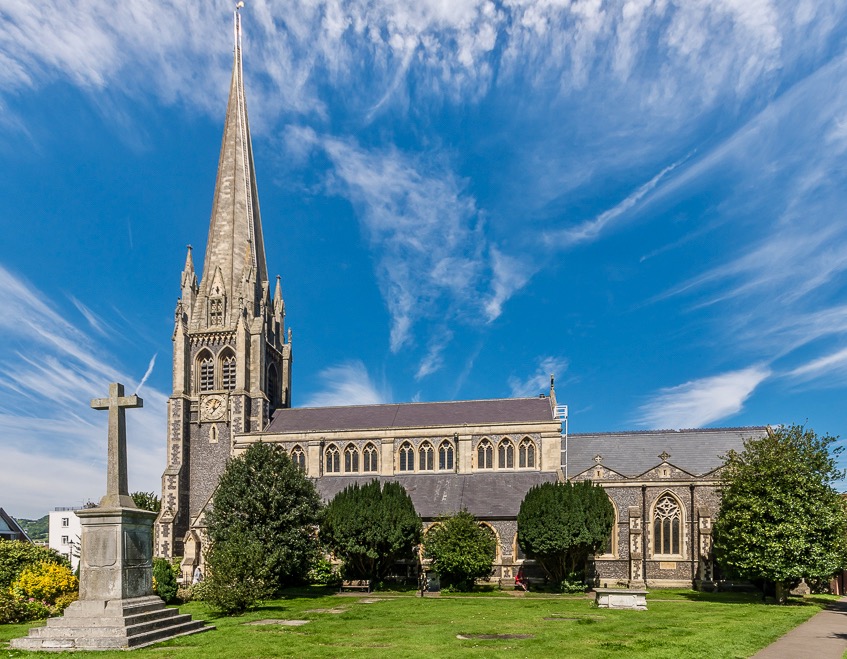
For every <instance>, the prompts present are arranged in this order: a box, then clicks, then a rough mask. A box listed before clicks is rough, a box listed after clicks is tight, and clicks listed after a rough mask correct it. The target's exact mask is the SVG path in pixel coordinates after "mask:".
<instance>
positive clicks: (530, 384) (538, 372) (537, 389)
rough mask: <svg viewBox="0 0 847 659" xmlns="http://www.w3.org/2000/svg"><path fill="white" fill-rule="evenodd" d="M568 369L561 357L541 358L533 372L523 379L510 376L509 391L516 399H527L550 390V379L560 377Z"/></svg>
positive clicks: (566, 363)
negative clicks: (555, 376) (554, 376)
mask: <svg viewBox="0 0 847 659" xmlns="http://www.w3.org/2000/svg"><path fill="white" fill-rule="evenodd" d="M567 369H568V360H567V359H564V358H562V357H551V356H547V357H541V358H539V359H538V366H537V368H536V369H535V372H534V373H532V374H531V375H528V376H525V377H519V376H515V375H513V376H511V377H510V378H509V389H510V391H511V395H512V396H513V397H516V398H528V397H531V396H537V395H538V394H540V393H547V392H548V391H549V390H550V377H551V376H553V375H558V376H561V375H562V374H563V373H564V372H565V371H566V370H567Z"/></svg>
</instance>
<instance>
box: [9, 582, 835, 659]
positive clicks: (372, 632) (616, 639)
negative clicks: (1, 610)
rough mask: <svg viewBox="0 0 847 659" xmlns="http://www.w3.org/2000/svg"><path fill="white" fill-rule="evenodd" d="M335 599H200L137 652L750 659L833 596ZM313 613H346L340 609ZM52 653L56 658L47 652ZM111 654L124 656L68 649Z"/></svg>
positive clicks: (149, 656) (144, 655)
mask: <svg viewBox="0 0 847 659" xmlns="http://www.w3.org/2000/svg"><path fill="white" fill-rule="evenodd" d="M369 597H370V598H371V599H378V600H380V601H377V602H373V603H370V604H367V603H364V602H363V600H366V599H368V597H363V596H339V595H334V594H328V593H326V591H321V590H319V589H312V590H303V591H292V592H291V594H290V595H289V596H288V597H286V598H284V599H280V600H274V601H272V602H267V603H266V604H264V605H263V606H261V607H260V608H258V609H257V610H254V611H251V612H249V613H246V614H244V615H242V616H238V617H216V616H214V615H213V614H212V613H211V612H210V611H209V609H208V608H207V607H206V606H205V605H204V604H202V603H200V602H192V603H190V604H186V605H183V606H182V607H180V608H181V610H182V611H183V612H185V613H191V614H193V615H194V616H195V617H199V618H203V619H205V620H206V621H208V622H209V623H211V624H213V625H215V626H216V627H217V630H215V631H211V632H206V633H203V634H198V635H195V636H188V637H185V638H181V639H176V640H173V641H168V642H165V643H161V644H159V645H156V646H153V647H151V648H146V649H142V650H139V651H137V652H136V653H135V654H134V655H133V656H134V657H136V658H137V659H153V658H157V659H158V658H160V657H180V658H183V657H184V658H185V659H189V658H195V657H197V658H202V659H216V658H218V657H221V658H223V657H251V658H259V657H345V658H347V657H391V658H392V659H393V658H395V657H429V656H432V655H434V654H438V655H442V656H458V655H461V656H489V655H492V654H502V655H504V656H505V655H514V656H520V657H553V656H556V657H561V656H570V655H578V656H580V657H581V658H583V657H585V658H590V657H627V656H628V657H637V656H650V657H651V658H662V657H667V658H669V659H670V658H674V659H677V658H679V657H705V656H708V657H710V659H716V658H718V657H748V656H750V655H752V654H754V653H755V652H756V651H757V650H759V649H761V648H762V647H764V646H766V645H767V644H769V643H770V642H771V641H773V640H775V639H776V638H778V637H779V636H781V635H782V634H784V633H785V632H787V631H788V630H789V629H792V628H793V627H795V626H796V625H798V624H800V623H801V622H803V621H805V620H807V619H808V618H810V617H811V616H812V615H814V614H815V613H817V612H818V611H819V610H821V608H823V606H825V605H826V603H827V602H830V601H832V600H833V599H835V598H833V597H831V596H814V597H809V598H806V599H805V600H796V601H792V602H791V603H790V604H788V605H786V606H776V605H773V604H767V605H766V604H762V603H761V599H760V598H758V597H756V596H755V595H750V594H745V593H724V594H706V593H696V592H693V591H682V590H677V591H654V592H652V593H651V594H650V595H649V596H648V606H649V610H648V611H618V610H614V611H612V610H607V609H597V608H594V606H593V604H592V602H591V601H590V600H589V599H586V598H585V597H580V596H556V595H548V594H542V593H538V594H536V593H530V594H528V595H527V596H523V597H515V596H514V595H512V594H510V593H499V592H488V593H485V594H484V596H479V595H469V596H468V595H455V596H454V595H449V596H448V595H443V596H441V597H428V598H426V599H423V600H421V599H420V598H417V597H414V596H412V595H411V594H409V593H390V592H389V593H375V594H372V595H371V596H369ZM314 609H335V610H338V609H343V612H342V613H330V612H316V611H314ZM264 619H285V620H309V623H308V624H306V625H303V626H300V627H283V626H280V625H276V624H271V625H246V624H244V623H247V622H251V621H258V620H264ZM30 626H31V625H0V649H2V651H3V656H4V657H5V656H8V657H24V656H48V655H47V654H46V653H45V654H43V655H42V653H36V654H33V653H28V652H27V653H24V652H17V651H13V650H9V649H8V646H7V642H8V640H9V639H11V638H14V637H16V636H23V635H24V634H25V633H26V630H27V629H28V627H30ZM458 634H461V635H465V636H468V635H474V634H481V635H490V634H531V635H532V636H533V638H527V639H502V640H481V639H472V640H461V639H458V638H457V635H458ZM49 656H53V657H55V655H54V654H52V653H50V654H49ZM86 656H91V657H97V658H98V659H108V658H109V657H118V656H120V657H123V658H124V659H125V658H126V654H125V653H123V652H97V653H82V652H80V653H75V654H74V659H77V658H82V657H86Z"/></svg>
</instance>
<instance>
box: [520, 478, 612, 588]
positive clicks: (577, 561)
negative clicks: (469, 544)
mask: <svg viewBox="0 0 847 659" xmlns="http://www.w3.org/2000/svg"><path fill="white" fill-rule="evenodd" d="M614 523H615V509H614V507H613V506H612V502H611V501H609V497H608V495H607V494H606V492H605V491H604V490H603V488H602V487H600V486H599V485H593V484H592V483H591V481H582V482H579V483H541V484H540V485H535V486H533V487H532V488H531V489H530V490H529V492H527V493H526V496H525V497H524V500H523V501H522V502H521V508H520V511H519V512H518V543H520V546H521V548H522V549H523V550H524V553H525V554H526V555H527V556H528V557H529V558H534V559H535V560H536V561H538V563H539V565H541V567H542V568H543V570H544V572H545V573H546V574H547V577H548V578H549V579H550V580H551V581H552V582H553V583H555V584H561V583H563V582H564V581H565V580H568V581H571V580H574V579H581V578H582V575H583V573H584V568H585V563H586V561H587V559H588V557H589V556H590V555H592V554H595V553H597V551H598V550H599V549H600V548H601V547H602V546H603V545H604V544H605V543H606V542H607V541H608V539H609V536H610V535H611V533H612V525H613V524H614Z"/></svg>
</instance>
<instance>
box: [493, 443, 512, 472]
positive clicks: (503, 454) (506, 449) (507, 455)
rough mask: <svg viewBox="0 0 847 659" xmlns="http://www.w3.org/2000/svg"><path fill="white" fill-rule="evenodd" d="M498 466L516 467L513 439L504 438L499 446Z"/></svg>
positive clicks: (504, 467)
mask: <svg viewBox="0 0 847 659" xmlns="http://www.w3.org/2000/svg"><path fill="white" fill-rule="evenodd" d="M497 466H498V467H500V469H514V468H515V445H514V444H512V440H511V439H504V440H502V441H501V442H500V445H499V446H498V447H497Z"/></svg>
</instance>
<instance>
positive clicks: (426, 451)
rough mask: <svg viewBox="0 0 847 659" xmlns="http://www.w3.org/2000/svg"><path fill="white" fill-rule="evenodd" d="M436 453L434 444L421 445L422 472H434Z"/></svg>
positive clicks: (419, 450) (419, 455)
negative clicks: (434, 456) (433, 461)
mask: <svg viewBox="0 0 847 659" xmlns="http://www.w3.org/2000/svg"><path fill="white" fill-rule="evenodd" d="M434 453H435V452H434V451H433V450H432V444H430V443H429V442H424V443H423V444H421V447H420V449H418V457H419V462H418V469H420V470H421V471H432V469H433V463H432V460H433V454H434Z"/></svg>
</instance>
